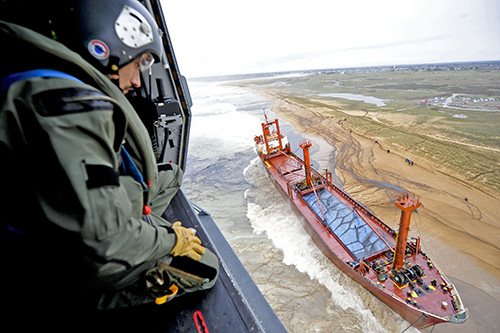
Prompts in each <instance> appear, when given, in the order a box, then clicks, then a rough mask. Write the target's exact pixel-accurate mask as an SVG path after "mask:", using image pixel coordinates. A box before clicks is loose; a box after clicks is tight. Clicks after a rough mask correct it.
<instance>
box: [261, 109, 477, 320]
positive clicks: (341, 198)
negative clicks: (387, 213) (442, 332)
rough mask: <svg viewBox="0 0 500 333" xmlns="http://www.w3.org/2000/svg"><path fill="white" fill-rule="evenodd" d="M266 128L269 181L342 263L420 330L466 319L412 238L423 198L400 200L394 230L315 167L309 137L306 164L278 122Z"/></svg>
mask: <svg viewBox="0 0 500 333" xmlns="http://www.w3.org/2000/svg"><path fill="white" fill-rule="evenodd" d="M262 131H263V134H262V135H258V136H256V137H255V145H256V149H257V152H258V154H259V156H260V158H261V160H262V162H263V165H264V166H265V169H266V171H267V173H268V176H269V178H270V179H271V180H272V182H273V183H274V185H275V186H276V188H277V189H278V190H279V192H280V193H281V195H282V196H283V197H284V198H286V199H288V200H290V202H291V203H292V205H291V206H292V209H293V210H294V212H295V213H296V214H297V216H299V218H300V219H301V221H302V224H303V226H304V228H305V230H306V231H307V232H308V233H309V235H310V236H311V237H312V239H313V241H314V242H315V244H316V245H317V246H318V248H319V249H321V251H322V252H323V253H324V254H325V255H326V256H327V257H328V258H329V259H330V260H331V261H332V262H333V263H334V264H335V265H336V266H338V267H339V268H340V269H341V270H342V271H343V272H344V273H345V274H347V275H348V276H350V277H351V278H352V279H354V280H355V281H356V282H357V283H359V284H361V285H362V286H363V287H365V288H366V289H368V290H369V291H370V292H371V293H372V294H374V295H375V296H377V297H378V298H379V299H381V300H382V301H383V302H385V303H386V304H387V305H388V306H389V307H391V308H392V309H393V310H395V311H396V312H398V313H399V314H400V315H401V316H402V317H403V318H404V319H406V320H407V321H408V322H409V323H411V324H412V325H413V326H415V327H417V328H425V327H428V326H431V325H435V324H438V323H443V322H452V323H463V322H465V320H466V319H467V310H466V309H465V307H464V305H463V303H462V300H461V298H460V296H459V294H458V292H457V290H456V289H455V287H454V285H453V284H452V283H451V282H450V281H449V280H448V279H447V278H446V277H445V275H444V274H443V273H442V272H441V271H440V270H439V269H438V268H437V267H436V265H435V264H434V263H433V262H432V261H431V259H430V258H429V257H428V255H427V254H426V253H424V252H423V251H422V248H421V246H420V237H417V238H416V239H415V240H412V241H407V238H408V230H409V225H410V219H411V215H412V212H413V211H414V210H416V209H418V208H419V207H420V206H421V202H420V201H419V199H418V198H416V197H414V196H411V195H409V194H406V193H405V194H403V195H401V196H400V197H399V199H397V200H396V202H395V205H396V206H397V207H398V208H399V209H401V219H400V224H399V230H398V231H396V230H393V229H392V228H391V227H389V226H388V225H387V224H385V223H384V222H382V221H381V220H380V219H379V218H377V217H376V216H375V215H374V214H373V213H372V212H370V211H369V210H368V209H367V208H365V207H364V206H363V205H361V204H360V203H359V202H357V201H356V200H354V199H353V198H352V197H351V196H350V195H349V194H348V193H346V192H345V191H343V190H342V189H340V188H339V187H337V186H336V185H335V184H333V182H332V173H331V172H329V171H328V170H326V171H325V172H324V173H323V174H321V173H319V172H318V171H316V170H314V169H313V168H312V167H311V162H310V157H309V148H310V147H311V145H312V144H311V142H310V141H309V140H303V141H301V142H300V144H299V146H300V147H301V148H302V150H303V156H304V158H303V159H301V158H300V157H299V156H297V155H295V154H294V153H293V152H292V151H291V148H290V144H289V143H288V139H287V137H286V136H285V135H283V134H282V133H281V132H280V128H279V123H278V119H275V120H273V121H269V120H268V118H267V116H266V118H265V122H263V123H262Z"/></svg>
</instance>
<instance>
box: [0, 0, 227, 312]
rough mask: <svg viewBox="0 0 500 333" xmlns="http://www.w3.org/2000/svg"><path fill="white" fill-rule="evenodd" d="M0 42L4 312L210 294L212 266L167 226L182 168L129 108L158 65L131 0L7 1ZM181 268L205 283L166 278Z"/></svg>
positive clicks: (185, 236) (153, 31) (151, 26)
mask: <svg viewBox="0 0 500 333" xmlns="http://www.w3.org/2000/svg"><path fill="white" fill-rule="evenodd" d="M56 6H57V7H56ZM0 41H1V42H2V45H4V47H8V51H9V56H8V57H7V58H6V59H5V60H6V61H7V62H8V66H2V68H1V69H0V150H1V156H2V163H1V166H0V170H1V174H2V175H3V176H4V186H3V188H4V189H5V191H8V192H7V193H8V195H7V197H6V198H5V199H3V200H2V201H1V204H0V206H1V211H2V213H3V217H2V234H1V237H2V239H1V243H2V246H3V248H2V255H3V259H4V260H3V263H4V272H6V273H4V277H5V278H6V279H7V281H6V282H5V283H4V284H2V285H3V289H4V290H3V294H2V295H4V297H6V298H4V300H6V301H7V302H6V304H7V305H8V306H7V308H8V309H7V312H8V314H16V313H19V312H25V313H30V312H31V311H34V310H33V306H35V305H36V306H37V309H36V311H37V312H41V313H46V312H47V313H49V314H47V318H46V320H50V319H53V318H54V317H55V316H61V313H65V314H68V313H72V314H81V312H79V311H91V312H94V311H95V310H96V309H98V310H106V309H118V308H124V307H130V306H136V305H141V304H151V303H154V302H156V303H163V302H166V301H170V300H171V299H172V298H173V297H175V296H179V295H182V294H184V293H188V292H192V291H196V290H203V289H208V288H211V287H212V286H213V285H214V283H215V281H216V279H217V276H218V269H219V262H218V259H217V257H216V256H215V255H214V254H213V253H212V252H210V251H209V250H208V249H206V248H205V247H204V246H202V245H201V241H200V239H199V238H198V237H196V236H195V233H194V231H193V230H191V229H188V228H185V227H183V226H182V224H181V222H175V223H173V224H172V223H170V222H169V221H166V220H165V219H164V218H163V217H162V214H163V213H164V211H165V209H166V208H167V206H168V205H169V203H170V201H171V199H172V198H173V196H174V195H175V193H176V192H177V191H178V189H179V188H180V186H181V183H182V170H181V169H180V168H179V167H178V166H177V165H175V164H171V163H168V164H157V163H156V160H155V156H154V152H153V148H152V146H151V142H150V138H149V134H148V131H147V130H146V128H145V127H144V126H143V124H142V123H141V120H140V117H139V115H138V113H137V112H136V111H135V110H134V109H133V107H132V105H131V104H130V103H129V101H128V100H127V98H126V97H125V94H127V93H128V92H129V91H130V90H132V89H133V88H138V87H140V85H141V80H140V71H141V70H142V71H144V70H148V69H150V68H151V65H152V64H153V62H154V61H160V59H161V54H162V51H163V44H162V39H161V35H160V32H159V29H158V27H157V25H156V22H155V20H154V19H153V17H152V16H151V15H150V13H149V12H148V11H147V9H146V8H145V7H144V6H143V5H142V4H140V3H139V2H138V1H136V0H116V1H110V0H107V1H98V2H97V1H90V0H82V1H67V2H64V3H58V2H55V1H49V2H47V1H43V2H42V1H40V2H37V1H28V2H17V1H3V2H2V3H1V4H0ZM4 197H5V196H4ZM176 260H177V261H179V260H181V261H184V262H185V263H188V265H190V264H192V265H195V266H196V265H198V266H197V267H202V268H203V269H205V272H207V275H203V276H202V277H203V278H200V279H194V280H189V279H181V278H179V277H178V276H176V275H175V274H173V273H172V272H171V271H170V270H168V269H167V268H165V267H169V266H168V265H173V262H175V261H176Z"/></svg>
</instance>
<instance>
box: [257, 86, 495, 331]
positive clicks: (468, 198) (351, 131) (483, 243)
mask: <svg viewBox="0 0 500 333" xmlns="http://www.w3.org/2000/svg"><path fill="white" fill-rule="evenodd" d="M257 92H258V93H259V94H261V95H263V96H264V97H265V98H267V99H269V101H271V102H272V103H273V104H274V106H273V108H272V110H273V111H274V112H276V114H277V115H278V116H279V117H280V118H283V119H284V120H286V121H288V122H289V123H291V124H292V125H293V126H294V127H295V129H296V130H297V131H299V132H302V133H304V134H305V135H306V136H314V137H318V138H321V139H323V140H324V141H326V142H327V143H328V144H330V145H331V146H332V147H333V148H332V151H329V152H322V154H328V155H326V156H323V157H324V158H325V159H327V160H328V164H327V165H321V168H322V169H323V168H325V167H328V166H330V167H333V168H334V172H335V174H336V176H337V177H338V178H339V179H340V180H341V183H342V184H343V186H344V189H345V190H346V191H347V192H348V193H350V194H351V195H352V196H353V197H354V198H355V199H357V200H358V201H360V202H361V203H362V204H364V205H365V206H367V207H368V208H369V209H371V210H372V211H373V212H374V213H375V214H376V215H377V216H378V217H380V218H381V219H382V220H383V221H384V222H386V223H387V224H388V225H390V226H391V227H393V228H395V229H396V230H397V223H398V221H399V214H400V212H399V211H398V210H397V209H396V208H395V207H394V200H395V199H397V197H398V196H399V195H401V194H402V193H403V191H402V190H404V191H407V192H409V193H412V194H415V195H416V196H418V197H419V198H420V200H421V201H422V203H423V205H422V207H421V208H420V209H419V213H418V214H414V216H413V219H412V226H411V232H410V237H414V236H416V235H420V236H421V237H422V239H423V243H422V247H423V250H424V251H425V252H426V253H427V254H428V255H429V256H430V257H431V258H432V260H433V262H434V263H435V264H436V266H437V267H438V269H441V270H442V271H443V272H444V273H445V274H446V276H448V278H449V279H450V280H451V282H452V283H454V284H455V285H456V287H457V289H458V291H459V293H460V295H461V297H462V300H463V302H464V304H465V306H466V307H467V308H468V309H469V319H468V321H467V322H466V323H465V324H463V325H454V324H441V325H438V326H436V327H435V328H434V329H433V330H432V332H451V331H453V332H492V331H496V329H497V328H498V326H499V324H500V316H499V314H500V248H499V244H500V200H499V198H500V193H497V192H495V191H493V190H490V189H485V188H484V187H481V186H480V184H474V183H473V182H464V181H462V180H459V179H458V178H457V177H455V176H454V173H453V171H451V170H446V169H445V168H439V170H438V169H436V168H435V167H433V166H432V163H431V162H429V161H427V160H425V159H424V158H422V157H420V156H416V155H411V154H410V153H408V152H402V151H396V150H394V149H393V148H391V149H390V152H388V147H387V146H386V145H385V144H384V142H379V141H377V140H375V139H374V138H369V137H366V136H362V135H359V134H357V133H356V129H355V128H353V127H349V126H346V125H347V122H348V121H349V120H348V113H346V118H344V119H335V118H333V117H326V116H324V114H322V110H321V108H314V107H307V108H306V107H303V106H301V105H299V104H292V103H289V102H288V101H286V100H284V99H282V98H280V96H278V95H276V94H272V95H271V94H268V93H267V92H266V91H265V90H263V89H262V88H260V89H259V90H257ZM339 120H341V121H340V123H339ZM342 120H344V122H342ZM292 149H294V148H293V147H292ZM299 154H300V152H299ZM318 156H319V155H318ZM313 157H314V156H313ZM316 158H317V157H316ZM406 159H410V160H411V161H414V164H413V165H410V164H409V163H407V162H406ZM320 170H321V169H320ZM430 331H431V329H427V330H424V332H430Z"/></svg>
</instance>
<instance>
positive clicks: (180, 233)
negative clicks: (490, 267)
mask: <svg viewBox="0 0 500 333" xmlns="http://www.w3.org/2000/svg"><path fill="white" fill-rule="evenodd" d="M172 229H174V231H175V235H176V236H177V241H176V243H175V245H174V247H173V249H172V251H170V254H171V255H173V256H186V257H189V258H191V259H194V260H200V259H201V255H202V254H204V253H205V251H206V249H205V248H204V247H203V246H201V240H200V239H199V238H198V237H196V236H195V235H194V232H192V231H191V230H189V229H188V228H184V227H183V226H182V225H181V222H179V221H177V222H175V223H174V224H173V225H172Z"/></svg>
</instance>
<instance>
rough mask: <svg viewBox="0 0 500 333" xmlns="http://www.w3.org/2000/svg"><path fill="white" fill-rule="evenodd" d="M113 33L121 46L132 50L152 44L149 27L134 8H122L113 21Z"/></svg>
mask: <svg viewBox="0 0 500 333" xmlns="http://www.w3.org/2000/svg"><path fill="white" fill-rule="evenodd" d="M115 31H116V34H117V35H118V37H119V38H120V40H121V41H122V43H123V44H125V45H126V46H128V47H131V48H133V49H136V48H139V47H142V46H144V45H147V44H149V43H152V42H153V34H152V33H151V32H152V30H151V26H150V25H149V23H148V21H147V20H146V18H145V17H144V16H143V15H142V14H141V13H140V12H139V11H137V10H135V9H134V8H131V7H129V6H124V7H123V9H122V11H121V13H120V15H119V16H118V18H117V19H116V21H115Z"/></svg>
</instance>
